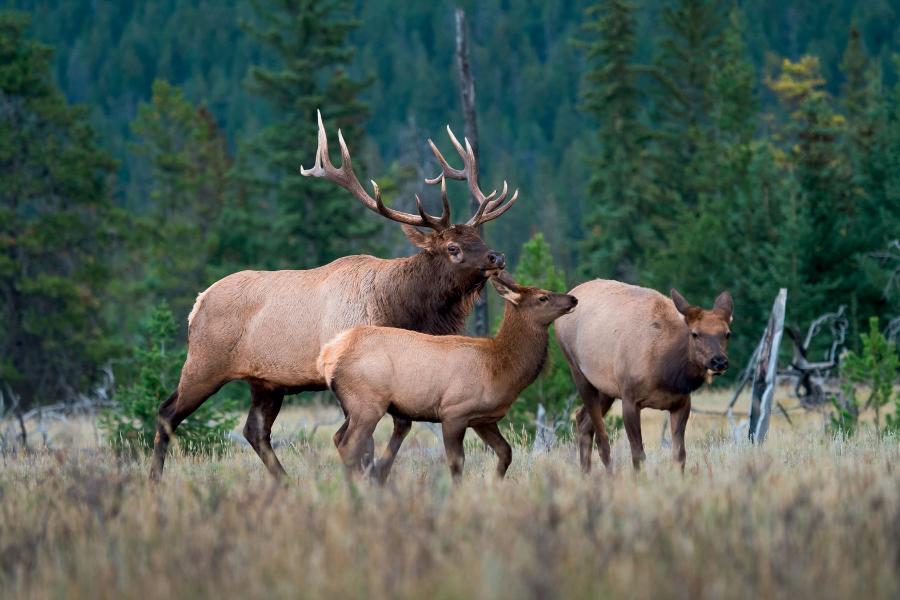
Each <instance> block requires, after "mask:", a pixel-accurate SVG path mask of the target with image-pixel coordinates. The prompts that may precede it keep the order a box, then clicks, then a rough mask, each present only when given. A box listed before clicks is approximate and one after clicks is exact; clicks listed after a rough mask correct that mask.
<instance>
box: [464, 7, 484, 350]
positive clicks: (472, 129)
mask: <svg viewBox="0 0 900 600" xmlns="http://www.w3.org/2000/svg"><path fill="white" fill-rule="evenodd" d="M456 70H457V73H458V75H459V99H460V103H461V104H462V109H463V119H464V120H465V135H466V139H468V140H469V143H470V144H471V145H472V152H473V153H474V154H475V158H476V160H477V159H478V122H477V120H476V115H475V80H474V78H473V77H472V68H471V66H470V64H469V39H468V34H467V32H466V11H464V10H463V9H462V8H457V9H456ZM469 204H470V205H471V208H472V211H473V213H474V211H476V210H478V200H477V199H476V198H475V196H474V194H471V193H470V194H469ZM483 229H484V228H483V227H482V226H481V225H479V226H478V233H479V235H480V236H481V237H482V239H484V231H483ZM474 315H475V335H479V336H485V335H487V333H488V305H487V297H486V296H485V295H484V294H482V295H481V296H480V297H479V298H478V300H477V301H476V302H475V310H474Z"/></svg>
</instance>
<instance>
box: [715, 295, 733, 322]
mask: <svg viewBox="0 0 900 600" xmlns="http://www.w3.org/2000/svg"><path fill="white" fill-rule="evenodd" d="M713 310H717V311H719V312H720V313H722V315H723V316H724V317H725V320H726V321H728V322H729V323H731V321H733V320H734V317H732V316H731V313H733V312H734V300H732V299H731V294H729V293H728V292H722V293H721V294H719V297H718V298H716V303H715V304H713Z"/></svg>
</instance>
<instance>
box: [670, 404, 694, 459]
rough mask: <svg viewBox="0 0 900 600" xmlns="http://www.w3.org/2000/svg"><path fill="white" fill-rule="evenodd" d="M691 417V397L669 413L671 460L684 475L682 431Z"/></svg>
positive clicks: (685, 453) (684, 456)
mask: <svg viewBox="0 0 900 600" xmlns="http://www.w3.org/2000/svg"><path fill="white" fill-rule="evenodd" d="M690 416H691V397H690V396H688V397H687V398H686V399H685V400H684V402H682V403H681V406H680V407H679V408H677V409H673V410H672V411H670V412H669V427H670V428H671V430H672V458H674V459H675V462H676V463H677V464H678V465H680V466H681V472H682V473H684V463H685V459H686V458H687V452H685V449H684V431H685V429H686V428H687V422H688V417H690Z"/></svg>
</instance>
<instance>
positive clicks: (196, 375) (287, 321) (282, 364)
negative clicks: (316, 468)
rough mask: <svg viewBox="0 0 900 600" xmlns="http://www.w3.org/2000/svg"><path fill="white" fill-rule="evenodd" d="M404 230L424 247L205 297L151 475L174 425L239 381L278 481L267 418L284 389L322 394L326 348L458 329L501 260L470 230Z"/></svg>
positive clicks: (163, 412)
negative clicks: (331, 343)
mask: <svg viewBox="0 0 900 600" xmlns="http://www.w3.org/2000/svg"><path fill="white" fill-rule="evenodd" d="M405 229H406V233H407V236H408V237H409V238H410V239H411V241H412V242H413V243H414V244H416V245H417V246H419V247H420V248H421V249H422V250H421V251H420V252H419V253H417V254H415V255H414V256H411V257H407V258H397V259H392V260H385V259H380V258H375V257H372V256H348V257H344V258H340V259H338V260H336V261H334V262H332V263H330V264H328V265H325V266H322V267H318V268H315V269H309V270H306V271H242V272H240V273H234V274H232V275H229V276H227V277H225V278H223V279H221V280H219V281H217V282H216V283H214V284H213V285H212V286H210V287H209V289H207V290H206V291H204V292H203V293H201V294H200V296H199V297H198V298H197V302H196V304H195V306H194V309H193V310H192V311H191V316H190V324H189V328H188V356H187V360H186V361H185V364H184V367H183V368H182V372H181V379H180V381H179V383H178V389H177V391H176V392H175V394H173V395H172V397H170V398H169V399H168V400H167V401H166V402H164V403H163V404H162V406H161V407H160V410H159V427H158V435H157V442H156V444H155V448H154V460H153V466H152V470H151V476H152V477H154V478H159V477H160V476H161V474H162V469H163V464H164V460H165V454H166V449H167V447H168V442H169V437H170V435H171V433H172V431H173V430H174V429H175V428H176V427H177V426H178V424H179V423H180V422H181V421H182V420H183V419H184V418H186V417H187V416H188V415H189V414H191V413H192V412H193V411H194V410H196V408H197V407H198V406H200V404H202V403H203V402H204V401H205V400H206V399H207V398H208V397H209V396H211V395H212V394H214V393H215V392H216V391H217V390H218V389H219V388H220V387H221V386H222V385H223V384H224V383H226V382H228V381H232V380H235V379H244V380H247V381H249V382H251V392H252V395H253V406H252V408H251V411H250V415H249V416H248V420H247V426H246V427H245V430H244V433H245V435H246V436H247V438H248V440H249V441H250V443H251V445H252V446H253V447H254V449H256V450H257V452H258V453H259V454H260V457H261V458H262V459H263V461H264V462H265V463H266V465H267V467H268V468H269V470H270V471H271V472H272V473H273V474H274V475H276V476H280V475H282V474H283V473H284V470H283V468H282V467H281V464H280V463H279V462H278V459H277V458H276V457H275V455H274V453H273V452H272V451H271V446H270V444H269V432H270V430H271V426H272V422H273V421H274V420H275V417H276V416H277V414H278V409H279V408H280V406H281V401H282V399H283V397H284V395H285V394H286V393H297V392H302V391H307V390H321V389H325V381H324V380H323V379H322V377H321V376H320V375H319V373H318V371H317V370H316V358H317V357H318V355H319V351H320V350H321V347H322V345H323V344H324V343H325V342H327V341H328V340H330V339H332V338H333V337H334V336H335V335H337V334H338V333H340V332H341V331H344V330H346V329H348V328H350V327H353V326H355V325H360V324H373V325H390V326H395V327H401V328H406V329H412V330H418V331H424V332H428V333H432V334H439V335H440V334H449V333H457V332H459V331H460V330H461V329H462V327H463V325H464V322H465V318H466V315H468V313H469V312H470V311H471V308H472V305H473V303H474V301H475V299H476V298H477V296H478V294H479V293H480V291H481V290H482V288H483V287H484V282H485V281H486V278H487V277H488V276H489V275H490V274H491V273H493V272H496V271H497V270H498V269H502V267H503V264H504V261H503V257H502V255H500V254H498V253H496V252H493V251H491V250H489V249H488V247H487V246H486V245H485V244H484V242H483V241H482V240H481V238H480V237H479V236H478V234H477V231H476V230H475V229H474V228H473V227H469V226H466V225H455V226H451V227H448V228H446V229H443V230H441V231H436V232H434V233H425V232H422V231H419V230H417V229H415V228H412V227H409V228H405ZM451 246H453V249H454V250H455V254H451V253H450V249H451ZM397 426H398V427H399V428H400V429H401V430H402V429H403V428H404V427H405V425H404V424H397Z"/></svg>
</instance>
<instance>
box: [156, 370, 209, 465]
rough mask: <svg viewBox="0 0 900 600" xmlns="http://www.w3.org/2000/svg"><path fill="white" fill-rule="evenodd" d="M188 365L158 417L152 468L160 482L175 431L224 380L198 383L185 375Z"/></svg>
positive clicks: (160, 408)
mask: <svg viewBox="0 0 900 600" xmlns="http://www.w3.org/2000/svg"><path fill="white" fill-rule="evenodd" d="M186 371H187V365H185V368H184V369H183V370H182V376H181V381H180V382H179V383H178V389H177V390H176V391H175V393H174V394H172V395H171V396H169V398H168V399H167V400H166V401H165V402H163V403H162V404H161V405H160V407H159V411H158V412H157V416H156V438H155V439H154V441H153V459H152V462H151V465H150V479H151V480H152V481H159V480H160V479H161V478H162V473H163V467H164V466H165V462H166V453H167V452H168V449H169V441H170V440H171V437H172V435H173V434H174V433H175V429H177V428H178V426H179V425H180V424H181V422H182V421H184V420H185V419H186V418H188V417H189V416H190V415H191V413H193V412H194V411H195V410H197V408H198V407H199V406H200V405H201V404H203V403H204V402H205V401H206V399H207V398H209V397H210V396H212V395H213V394H215V393H216V392H217V391H219V388H220V387H222V385H223V384H224V383H225V382H224V381H220V380H215V382H214V383H209V382H208V381H196V380H194V379H193V378H191V377H188V376H186V375H185V372H186Z"/></svg>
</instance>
